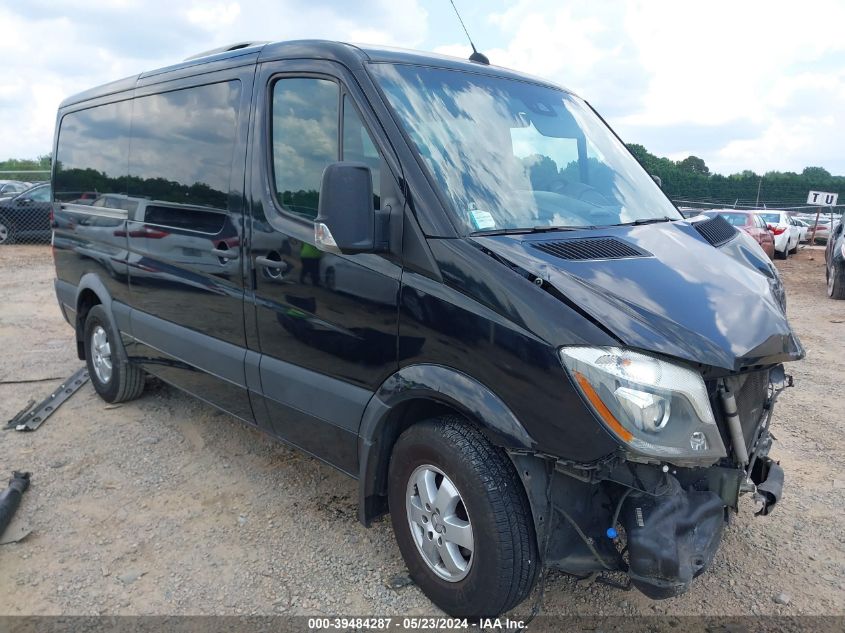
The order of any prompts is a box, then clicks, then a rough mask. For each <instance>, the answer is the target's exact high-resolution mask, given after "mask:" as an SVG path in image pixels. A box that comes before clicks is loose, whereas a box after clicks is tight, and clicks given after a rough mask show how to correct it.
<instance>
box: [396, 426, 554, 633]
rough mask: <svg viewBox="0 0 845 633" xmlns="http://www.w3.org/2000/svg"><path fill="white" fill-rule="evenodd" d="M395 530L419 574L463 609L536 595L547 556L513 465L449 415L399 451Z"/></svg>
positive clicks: (475, 612)
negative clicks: (543, 555)
mask: <svg viewBox="0 0 845 633" xmlns="http://www.w3.org/2000/svg"><path fill="white" fill-rule="evenodd" d="M388 495H389V503H390V514H391V519H392V522H393V531H394V532H395V534H396V540H397V543H398V544H399V549H400V551H401V552H402V557H403V558H404V559H405V563H406V565H407V566H408V571H409V572H410V575H411V577H412V578H413V579H414V582H416V583H417V585H418V586H419V587H420V588H421V589H422V590H423V592H424V593H425V594H426V596H428V597H429V598H430V599H431V601H432V602H434V603H435V604H436V605H437V606H438V607H440V608H441V609H443V610H444V611H445V612H446V613H448V614H449V615H451V616H455V617H467V618H479V617H486V616H491V617H492V616H496V615H498V614H500V613H502V612H504V611H508V610H509V609H512V608H513V607H514V606H516V605H517V604H519V603H520V602H522V600H524V599H525V598H526V596H528V594H529V593H530V591H531V588H532V587H533V586H534V583H535V581H536V579H537V574H538V572H539V569H540V561H539V556H538V552H537V544H536V537H535V534H534V524H533V519H532V515H531V509H530V507H529V505H528V500H527V498H526V496H525V491H524V489H523V487H522V483H521V482H520V481H519V478H518V476H517V473H516V470H515V469H514V467H513V464H512V463H511V461H510V460H509V459H508V457H507V455H506V454H505V453H504V451H502V450H501V449H499V448H496V447H495V446H493V445H492V444H490V443H489V442H488V441H487V439H486V438H485V437H484V436H483V435H482V434H481V433H480V432H479V431H478V430H477V429H475V428H474V427H472V426H470V425H468V424H466V423H465V422H464V421H463V420H462V419H461V418H458V417H456V416H444V417H441V418H436V419H433V420H429V421H426V422H422V423H420V424H416V425H414V426H412V427H411V428H409V429H408V430H407V431H405V432H404V433H403V434H402V435H401V436H400V438H399V439H398V440H397V442H396V445H395V446H394V449H393V455H392V456H391V460H390V475H389V483H388Z"/></svg>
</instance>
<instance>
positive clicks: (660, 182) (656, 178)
mask: <svg viewBox="0 0 845 633" xmlns="http://www.w3.org/2000/svg"><path fill="white" fill-rule="evenodd" d="M651 179H652V180H653V181H654V182H656V183H657V186H658V187H660V188H661V189H662V188H663V179H662V178H661V177H660V176H658V175H657V174H652V175H651Z"/></svg>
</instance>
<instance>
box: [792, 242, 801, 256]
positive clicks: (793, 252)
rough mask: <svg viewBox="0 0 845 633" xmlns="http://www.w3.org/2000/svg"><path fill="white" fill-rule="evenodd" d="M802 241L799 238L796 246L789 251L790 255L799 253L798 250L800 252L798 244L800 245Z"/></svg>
mask: <svg viewBox="0 0 845 633" xmlns="http://www.w3.org/2000/svg"><path fill="white" fill-rule="evenodd" d="M800 243H801V241H800V240H799V241H798V242H796V243H795V248H793V249H791V250H790V251H789V254H790V255H795V253H797V252H798V245H799V244H800Z"/></svg>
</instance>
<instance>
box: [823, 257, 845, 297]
mask: <svg viewBox="0 0 845 633" xmlns="http://www.w3.org/2000/svg"><path fill="white" fill-rule="evenodd" d="M842 276H843V275H842V266H841V265H838V264H836V263H835V262H834V263H832V264H831V265H830V266H829V267H828V269H827V296H828V297H830V298H831V299H845V283H843V280H842Z"/></svg>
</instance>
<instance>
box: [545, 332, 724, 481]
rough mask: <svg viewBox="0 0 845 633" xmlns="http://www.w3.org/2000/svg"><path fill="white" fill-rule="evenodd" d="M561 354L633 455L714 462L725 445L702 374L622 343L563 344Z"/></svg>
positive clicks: (580, 386)
mask: <svg viewBox="0 0 845 633" xmlns="http://www.w3.org/2000/svg"><path fill="white" fill-rule="evenodd" d="M560 358H561V360H562V361H563V364H564V366H565V367H566V368H567V370H569V373H570V375H571V376H572V377H573V379H574V381H575V384H576V385H577V386H578V389H579V390H580V391H581V393H582V394H583V396H584V397H585V398H586V400H587V401H588V402H589V403H590V405H591V406H592V408H593V410H594V411H595V412H596V414H597V415H598V417H599V418H600V419H601V420H602V422H604V424H605V426H607V428H608V429H609V430H610V431H611V433H613V435H615V436H616V437H617V438H619V440H621V441H622V442H623V443H624V444H625V446H626V448H627V449H629V451H630V453H631V455H632V456H633V457H635V458H636V457H639V458H641V459H642V458H646V460H647V461H655V460H657V461H667V462H671V463H675V464H678V465H687V464H695V465H703V464H712V463H713V462H715V461H716V460H717V459H719V458H721V457H724V456H725V446H724V444H723V443H722V437H721V436H720V435H719V429H718V427H717V426H716V420H715V419H714V418H713V411H712V409H711V408H710V399H709V398H708V396H707V388H706V387H705V386H704V380H703V379H702V377H701V374H699V373H698V372H696V371H694V370H693V369H690V368H689V367H685V366H683V365H679V364H676V363H670V362H668V361H665V360H661V359H659V358H655V357H653V356H648V355H646V354H641V353H639V352H634V351H631V350H626V349H622V348H619V347H580V346H579V347H562V348H561V349H560Z"/></svg>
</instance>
